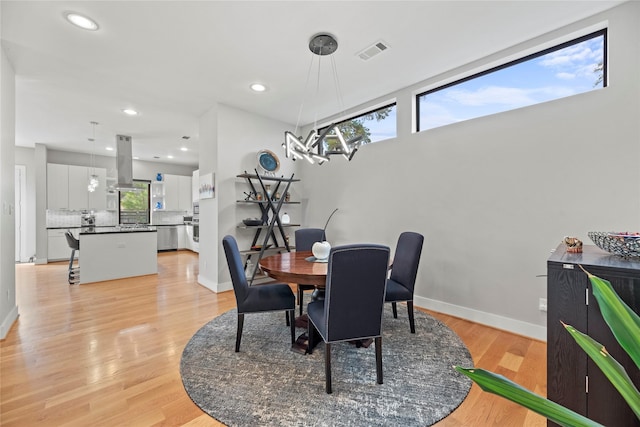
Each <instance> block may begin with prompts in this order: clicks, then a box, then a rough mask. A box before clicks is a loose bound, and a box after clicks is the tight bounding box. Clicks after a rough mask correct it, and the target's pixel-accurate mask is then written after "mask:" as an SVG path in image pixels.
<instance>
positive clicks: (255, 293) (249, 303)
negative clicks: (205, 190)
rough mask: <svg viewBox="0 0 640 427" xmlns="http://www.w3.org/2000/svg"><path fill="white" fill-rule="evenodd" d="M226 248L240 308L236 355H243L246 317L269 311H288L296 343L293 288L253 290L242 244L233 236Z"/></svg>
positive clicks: (260, 287)
mask: <svg viewBox="0 0 640 427" xmlns="http://www.w3.org/2000/svg"><path fill="white" fill-rule="evenodd" d="M222 246H223V247H224V253H225V255H226V257H227V264H228V265H229V272H230V273H231V282H232V283H233V292H234V294H235V296H236V305H237V307H238V331H237V333H236V353H237V352H239V351H240V341H241V339H242V327H243V325H244V315H245V314H247V313H259V312H266V311H286V321H287V326H290V328H291V344H292V345H293V343H294V342H295V322H294V314H295V309H296V299H295V296H294V295H293V291H292V290H291V288H290V287H289V285H287V284H285V283H273V284H265V285H255V286H249V283H248V282H247V277H246V276H245V273H244V268H243V265H242V259H241V257H240V251H239V250H238V243H237V242H236V239H235V238H234V237H233V236H225V237H224V238H223V239H222Z"/></svg>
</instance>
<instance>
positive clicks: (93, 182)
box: [87, 122, 100, 193]
mask: <svg viewBox="0 0 640 427" xmlns="http://www.w3.org/2000/svg"><path fill="white" fill-rule="evenodd" d="M89 123H91V126H92V128H93V137H92V138H89V142H91V143H92V144H93V147H91V176H90V177H89V185H87V190H88V191H89V193H93V192H94V191H96V188H98V186H99V185H100V181H99V180H98V175H96V125H97V124H98V122H89Z"/></svg>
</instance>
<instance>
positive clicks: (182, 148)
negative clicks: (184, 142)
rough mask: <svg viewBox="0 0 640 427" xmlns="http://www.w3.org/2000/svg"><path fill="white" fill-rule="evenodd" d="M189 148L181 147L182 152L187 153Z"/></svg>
mask: <svg viewBox="0 0 640 427" xmlns="http://www.w3.org/2000/svg"><path fill="white" fill-rule="evenodd" d="M187 150H188V148H187V147H180V151H187Z"/></svg>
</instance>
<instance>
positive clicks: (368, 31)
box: [0, 0, 623, 165]
mask: <svg viewBox="0 0 640 427" xmlns="http://www.w3.org/2000/svg"><path fill="white" fill-rule="evenodd" d="M620 3H623V1H613V0H611V1H580V0H572V1H521V0H519V1H479V0H476V1H295V2H294V1H265V0H263V1H7V0H2V1H1V2H0V14H1V18H2V26H1V35H2V46H3V48H4V49H5V52H6V54H7V56H8V58H9V60H10V62H11V64H12V65H13V67H14V70H15V73H16V145H18V146H25V147H33V146H34V144H36V143H41V144H45V145H46V146H47V147H49V148H51V149H57V150H63V151H73V152H83V153H90V152H92V151H94V150H95V152H96V154H100V155H115V151H113V152H111V153H109V152H108V151H106V147H107V146H112V147H113V146H115V135H117V134H124V135H130V136H131V137H132V140H133V154H134V156H138V157H139V158H140V159H142V160H151V161H154V160H155V161H162V162H169V163H176V164H188V165H197V164H198V144H199V141H198V118H199V117H200V116H201V115H202V114H203V113H204V112H206V111H207V110H208V109H209V108H211V107H212V106H213V105H215V104H216V103H223V104H226V105H230V106H233V107H236V108H239V109H242V110H246V111H250V112H253V113H256V114H260V115H263V116H266V117H270V118H273V119H276V120H280V121H282V122H285V123H287V124H291V125H296V124H300V125H304V124H308V123H312V122H313V121H314V120H316V119H317V118H324V117H327V116H330V115H333V114H336V113H338V112H340V111H342V110H344V109H347V108H351V107H354V106H357V105H359V104H362V103H364V102H367V101H369V100H372V99H375V98H378V97H380V96H384V95H386V94H389V93H391V92H393V91H395V90H397V89H400V88H403V87H407V86H410V85H413V84H415V83H417V82H420V81H422V80H425V79H427V78H429V77H432V76H436V75H438V74H441V73H443V72H446V71H448V70H451V69H453V68H456V67H458V66H461V65H464V64H466V63H469V62H471V61H473V60H476V59H479V58H482V57H485V56H487V55H490V54H492V53H495V52H497V51H500V50H502V49H505V48H508V47H510V46H513V45H515V44H517V43H519V42H522V41H526V40H529V39H531V38H534V37H536V36H539V35H541V34H544V33H546V32H549V31H551V30H553V29H556V28H558V27H561V26H564V25H567V24H570V23H572V22H575V21H578V20H580V19H582V18H585V17H588V16H591V15H593V14H596V13H598V12H601V11H603V10H606V9H609V8H611V7H614V6H616V5H618V4H620ZM65 11H75V12H78V13H80V14H83V15H86V16H88V17H91V18H92V19H94V20H95V21H96V22H97V23H98V24H99V29H98V30H97V31H86V30H82V29H79V28H77V27H74V26H72V25H71V24H69V23H68V22H67V21H66V20H65V18H64V12H65ZM320 32H328V33H330V34H333V35H334V36H335V37H336V39H337V40H338V43H339V47H338V50H337V52H336V53H334V54H333V56H332V59H333V60H335V66H336V71H337V73H336V74H337V76H338V81H339V87H340V93H341V95H342V102H341V103H340V102H339V101H338V97H337V96H336V90H335V88H334V86H333V81H334V77H333V74H332V72H331V67H330V59H324V58H323V60H322V61H321V63H320V65H321V70H322V74H321V75H320V78H319V79H318V78H317V75H316V74H314V73H315V71H311V72H310V68H311V67H310V65H311V60H312V57H313V54H312V53H311V52H310V51H309V49H308V43H309V40H310V38H311V37H312V36H313V35H314V34H316V33H320ZM380 40H382V41H384V42H385V43H386V44H387V45H388V46H389V49H387V50H386V51H384V52H383V53H381V54H379V55H377V56H375V57H373V58H371V59H370V60H368V61H363V60H362V59H360V58H359V57H358V55H357V53H358V52H360V51H362V50H363V49H365V48H367V47H369V46H371V45H372V44H374V43H376V42H377V41H380ZM325 58H328V57H325ZM314 64H315V65H314V66H313V70H315V68H316V67H317V57H316V62H315V63H314ZM308 76H311V80H312V82H311V83H308V82H307V77H308ZM318 81H319V82H320V90H318V89H317V88H316V85H317V82H318ZM253 82H261V83H264V84H265V85H267V87H268V90H267V91H266V92H263V93H255V92H252V91H251V90H250V89H249V85H250V84H251V83H253ZM302 105H304V108H303V109H302V115H301V116H300V118H299V117H298V116H299V112H300V109H301V106H302ZM124 108H134V109H136V110H137V111H139V113H140V114H139V115H137V116H134V117H130V116H126V115H125V114H123V113H122V110H123V109H124ZM92 121H95V122H98V123H99V124H98V125H97V126H96V127H95V140H96V141H95V144H94V143H91V142H89V141H88V139H89V138H93V132H94V131H93V128H92V126H91V125H90V122H92ZM183 137H189V139H184V138H183ZM181 146H185V147H187V149H188V151H186V152H182V151H180V147H181ZM168 155H173V156H174V157H173V159H171V160H169V159H168V158H167V156H168Z"/></svg>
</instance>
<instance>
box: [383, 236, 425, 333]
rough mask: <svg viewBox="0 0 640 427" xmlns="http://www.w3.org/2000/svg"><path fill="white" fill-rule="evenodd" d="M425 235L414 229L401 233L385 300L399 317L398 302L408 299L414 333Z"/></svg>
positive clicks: (410, 327)
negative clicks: (413, 230) (417, 283)
mask: <svg viewBox="0 0 640 427" xmlns="http://www.w3.org/2000/svg"><path fill="white" fill-rule="evenodd" d="M423 242H424V236H422V234H418V233H414V232H412V231H405V232H404V233H402V234H400V237H399V238H398V244H397V246H396V253H395V255H394V257H393V265H392V266H391V275H390V277H389V279H388V280H387V291H386V295H385V301H386V302H390V303H391V308H392V309H393V317H394V318H396V319H397V318H398V309H397V306H396V303H397V302H401V301H406V303H407V312H408V313H409V329H410V330H411V333H412V334H415V333H416V326H415V322H414V318H413V290H414V287H415V284H416V276H417V274H418V264H419V263H420V254H421V253H422V243H423Z"/></svg>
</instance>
